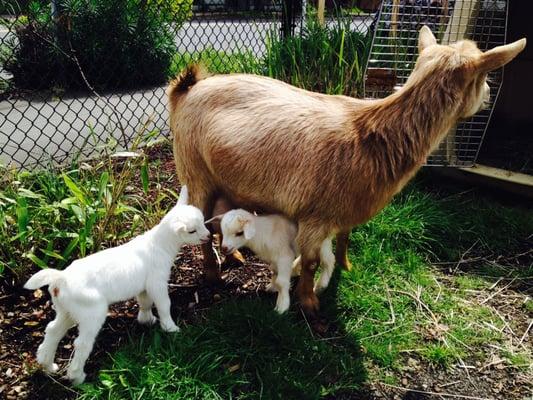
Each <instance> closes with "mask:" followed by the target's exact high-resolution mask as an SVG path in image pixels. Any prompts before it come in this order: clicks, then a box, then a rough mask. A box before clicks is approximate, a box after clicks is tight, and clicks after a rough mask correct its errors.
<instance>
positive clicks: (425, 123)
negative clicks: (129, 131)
mask: <svg viewBox="0 0 533 400" xmlns="http://www.w3.org/2000/svg"><path fill="white" fill-rule="evenodd" d="M430 35H431V36H430ZM419 43H420V44H419V47H420V49H421V55H420V57H419V59H418V61H417V64H416V67H415V70H414V71H413V73H412V75H411V76H410V78H409V79H408V81H407V83H406V84H405V86H404V87H403V88H402V89H401V90H399V91H398V92H396V93H395V94H393V95H391V96H389V97H387V98H385V99H382V100H358V99H353V98H350V97H345V96H328V95H323V94H319V93H313V92H309V91H305V90H302V89H298V88H295V87H293V86H290V85H288V84H286V83H283V82H280V81H277V80H274V79H270V78H265V77H261V76H254V75H241V74H235V75H225V76H223V75H221V76H213V77H210V78H208V79H204V80H200V81H198V82H197V83H196V84H195V85H194V86H192V87H190V88H189V89H188V90H187V91H186V92H178V93H177V92H175V91H173V90H172V86H171V88H170V89H169V93H171V94H172V97H171V99H170V126H171V129H172V132H173V134H174V156H175V161H176V167H177V173H178V176H179V179H180V181H181V182H182V183H184V184H187V185H188V187H189V191H190V199H191V200H190V201H191V204H192V205H195V206H197V207H200V208H203V209H204V212H205V213H206V218H209V216H210V214H211V211H212V206H213V202H214V198H215V197H216V196H219V195H223V196H225V197H227V198H228V199H230V200H231V202H232V203H234V204H238V205H239V206H241V207H243V208H248V209H252V210H253V209H263V210H265V211H272V212H278V213H282V214H285V215H286V216H288V217H289V218H291V219H293V220H295V221H297V222H298V225H299V232H298V238H297V241H298V245H299V247H300V250H301V253H302V265H303V270H302V277H301V279H300V283H299V285H298V288H297V292H298V295H299V296H300V301H301V304H302V306H303V307H304V309H305V310H306V311H312V310H313V309H316V308H317V306H318V300H317V299H316V296H314V294H313V292H312V287H313V283H312V278H313V274H314V272H313V271H314V264H315V263H316V261H317V260H318V252H319V248H320V244H321V243H322V241H323V240H324V239H325V238H327V237H329V236H331V235H332V234H336V233H343V232H344V233H346V232H348V231H349V230H350V229H351V228H352V227H353V226H355V225H358V224H362V223H364V222H366V221H368V220H369V219H370V218H372V216H374V215H375V214H376V213H377V212H378V211H380V210H381V209H382V208H383V207H384V206H385V205H386V204H387V203H388V202H389V201H390V200H391V198H392V196H393V195H394V194H395V193H397V192H398V191H399V190H401V188H402V187H403V186H404V185H405V184H406V183H407V181H408V180H409V179H410V178H411V177H412V176H413V175H414V174H415V172H416V171H417V170H418V169H419V168H420V167H421V166H422V164H423V163H424V162H425V160H426V158H427V156H428V155H429V154H430V152H431V151H432V150H433V149H434V148H435V147H436V146H437V145H438V143H439V142H440V141H441V140H442V139H443V136H444V134H445V133H446V132H447V131H448V130H449V129H450V128H451V127H452V125H453V124H454V123H455V122H456V121H457V120H458V119H459V118H463V117H467V116H469V113H473V112H476V111H477V110H478V109H479V108H480V107H481V104H482V103H483V100H484V99H485V100H486V98H485V97H486V93H485V92H484V85H485V77H486V71H485V70H483V71H478V70H477V68H478V67H477V66H478V65H479V64H480V63H481V62H482V61H481V60H482V59H483V54H482V52H481V51H479V50H478V49H477V47H476V45H475V44H474V43H473V42H470V41H463V42H459V43H456V44H454V45H451V46H440V45H436V41H435V38H434V37H433V35H432V34H431V31H429V29H427V28H426V27H424V28H423V29H422V30H421V33H420V42H419ZM523 44H524V45H525V43H523ZM522 48H523V46H522ZM514 50H516V48H515V49H514ZM518 52H519V51H518ZM518 52H515V54H514V55H516V54H517V53H518ZM496 53H497V54H496V55H497V57H500V59H501V60H504V59H503V58H502V57H501V54H500V53H499V52H496ZM511 58H512V57H511ZM511 58H509V57H507V58H505V61H506V62H508V61H510V59H511ZM487 63H488V61H486V60H485V61H484V63H483V65H487ZM175 84H176V83H174V85H175ZM171 85H172V84H171ZM206 249H207V248H206ZM337 258H338V259H339V258H342V257H339V255H338V257H337ZM310 280H311V281H310Z"/></svg>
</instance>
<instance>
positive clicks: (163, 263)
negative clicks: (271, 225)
mask: <svg viewBox="0 0 533 400" xmlns="http://www.w3.org/2000/svg"><path fill="white" fill-rule="evenodd" d="M186 203H187V189H186V188H185V187H184V188H183V189H182V191H181V193H180V198H179V200H178V204H177V205H176V206H174V207H173V208H172V210H171V211H170V212H169V213H168V214H167V215H165V217H163V219H162V221H161V222H160V223H159V224H158V225H156V226H155V227H153V228H152V229H150V230H149V231H148V232H146V233H144V234H142V235H139V236H137V237H136V238H134V239H132V240H131V241H129V242H128V243H125V244H123V245H121V246H118V247H114V248H110V249H106V250H103V251H100V252H98V253H95V254H92V255H90V256H88V257H85V258H82V259H79V260H76V261H74V262H73V263H72V264H71V265H70V266H69V267H68V268H66V269H65V270H63V271H58V270H54V269H45V270H42V271H40V272H38V273H36V274H35V275H33V276H32V277H31V278H30V279H29V280H28V282H26V284H25V285H24V287H25V288H26V289H32V290H34V289H37V288H39V287H41V286H45V285H48V290H49V292H50V295H51V296H52V301H53V303H54V306H55V311H56V318H55V319H54V320H53V321H52V322H50V323H49V324H48V326H47V327H46V334H45V338H44V341H43V343H42V344H41V345H40V346H39V349H38V350H37V361H38V362H39V364H41V365H42V366H43V367H44V369H45V370H46V371H48V372H56V371H57V370H58V367H57V365H56V364H54V362H53V361H54V355H55V352H56V350H57V346H58V343H59V341H60V340H61V338H62V337H63V336H64V335H65V334H66V332H67V330H68V329H70V328H71V327H72V326H74V325H78V330H79V335H78V337H77V338H76V340H75V341H74V356H73V357H72V361H71V363H70V365H69V367H68V370H67V376H68V378H69V379H70V380H71V381H72V382H73V383H74V384H80V383H82V382H83V381H84V380H85V372H84V371H83V368H84V365H85V361H86V360H87V358H88V357H89V354H90V353H91V351H92V348H93V345H94V341H95V338H96V336H97V334H98V332H99V331H100V328H101V327H102V325H103V323H104V321H105V319H106V315H107V311H108V307H109V305H110V304H112V303H115V302H117V301H122V300H127V299H129V298H132V297H135V296H136V297H137V301H138V303H139V315H138V316H137V320H138V321H139V322H140V323H143V324H153V323H154V322H155V321H156V318H155V317H154V315H153V314H152V305H153V304H155V306H156V308H157V312H158V314H159V319H160V324H161V328H162V329H163V330H164V331H167V332H176V331H178V330H179V328H178V326H177V325H176V324H175V323H174V321H173V320H172V318H171V316H170V298H169V296H168V287H167V282H168V279H169V277H170V270H171V267H172V265H173V263H174V259H175V257H176V255H177V253H178V252H179V250H180V248H181V247H182V246H183V245H185V244H191V245H194V244H200V243H202V242H205V241H207V240H208V239H209V231H208V230H207V228H206V227H205V226H204V217H203V215H202V212H201V211H200V210H199V209H197V208H196V207H192V206H188V205H186ZM193 231H194V232H193Z"/></svg>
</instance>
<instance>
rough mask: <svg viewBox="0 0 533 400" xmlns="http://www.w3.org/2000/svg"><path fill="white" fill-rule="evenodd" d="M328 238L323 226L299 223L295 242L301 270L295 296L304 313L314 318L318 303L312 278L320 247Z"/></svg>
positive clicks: (318, 258)
mask: <svg viewBox="0 0 533 400" xmlns="http://www.w3.org/2000/svg"><path fill="white" fill-rule="evenodd" d="M328 236H329V234H328V232H327V231H326V230H325V229H324V227H323V226H320V225H317V224H310V223H306V222H305V221H304V222H300V223H299V226H298V236H297V238H296V241H297V243H298V248H299V249H300V252H301V262H302V270H301V274H300V279H299V280H298V285H297V286H296V294H297V295H298V299H299V300H300V306H301V307H302V309H303V311H304V313H305V314H306V315H308V316H310V317H316V315H317V313H318V309H319V306H320V303H319V301H318V297H317V296H316V294H315V292H314V283H315V282H314V277H315V272H316V268H317V266H318V263H319V261H320V246H321V244H322V242H323V241H324V240H326V239H327V237H328Z"/></svg>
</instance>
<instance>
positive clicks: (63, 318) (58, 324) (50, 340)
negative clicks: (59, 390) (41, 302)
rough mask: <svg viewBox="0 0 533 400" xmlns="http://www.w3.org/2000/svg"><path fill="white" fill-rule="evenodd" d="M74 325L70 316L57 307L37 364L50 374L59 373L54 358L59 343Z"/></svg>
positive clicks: (40, 349)
mask: <svg viewBox="0 0 533 400" xmlns="http://www.w3.org/2000/svg"><path fill="white" fill-rule="evenodd" d="M73 325H74V321H72V320H71V319H70V317H69V316H68V314H67V313H66V312H65V311H63V310H62V309H61V308H59V307H58V306H57V305H56V317H55V319H54V320H53V321H51V322H50V323H49V324H48V325H47V326H46V330H45V335H44V341H43V342H42V343H41V345H40V346H39V348H38V349H37V362H38V363H39V364H40V365H42V366H43V368H44V370H45V371H46V372H48V373H54V372H57V371H58V369H59V367H58V366H57V364H55V363H54V356H55V354H56V351H57V346H58V345H59V342H60V341H61V339H62V338H63V336H65V334H66V333H67V331H68V330H69V329H70V328H71V327H72V326H73Z"/></svg>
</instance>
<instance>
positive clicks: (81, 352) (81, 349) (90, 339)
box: [67, 302, 107, 385]
mask: <svg viewBox="0 0 533 400" xmlns="http://www.w3.org/2000/svg"><path fill="white" fill-rule="evenodd" d="M106 316H107V306H106V305H105V304H104V303H103V302H102V303H97V304H95V305H94V306H91V307H90V308H87V309H86V310H84V311H83V313H82V314H81V315H79V316H78V317H79V319H80V320H79V321H78V323H79V324H78V330H79V334H78V337H77V338H76V340H74V356H73V357H72V361H71V362H70V365H69V367H68V370H67V378H68V379H70V380H71V381H72V383H73V384H74V385H79V384H80V383H83V381H84V380H85V376H86V374H85V371H84V367H85V362H86V361H87V358H89V355H90V354H91V351H92V350H93V346H94V342H95V340H96V336H97V335H98V332H100V329H101V328H102V325H103V324H104V321H105V319H106Z"/></svg>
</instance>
